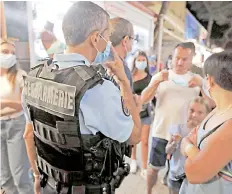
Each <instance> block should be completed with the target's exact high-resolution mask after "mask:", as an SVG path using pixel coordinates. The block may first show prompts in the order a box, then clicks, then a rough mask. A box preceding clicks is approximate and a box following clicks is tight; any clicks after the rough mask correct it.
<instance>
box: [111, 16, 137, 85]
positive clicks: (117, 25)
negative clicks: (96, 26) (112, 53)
mask: <svg viewBox="0 0 232 194" xmlns="http://www.w3.org/2000/svg"><path fill="white" fill-rule="evenodd" d="M110 23H111V27H112V34H111V36H110V41H111V42H112V45H113V46H114V48H115V50H116V52H117V53H118V55H119V57H120V59H121V60H122V61H123V63H124V69H125V72H126V75H127V77H128V79H129V81H130V84H131V87H132V86H133V80H132V75H131V72H130V69H129V68H128V65H127V63H126V61H125V59H126V57H127V55H128V54H129V53H130V52H131V51H132V46H133V41H135V38H134V29H133V25H132V23H131V22H129V21H128V20H126V19H124V18H120V17H117V18H113V19H111V20H110Z"/></svg>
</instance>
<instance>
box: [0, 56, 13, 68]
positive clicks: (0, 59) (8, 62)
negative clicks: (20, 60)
mask: <svg viewBox="0 0 232 194" xmlns="http://www.w3.org/2000/svg"><path fill="white" fill-rule="evenodd" d="M16 63H17V60H16V56H15V55H12V54H3V53H0V68H4V69H9V68H11V67H13V66H14V65H15V64H16Z"/></svg>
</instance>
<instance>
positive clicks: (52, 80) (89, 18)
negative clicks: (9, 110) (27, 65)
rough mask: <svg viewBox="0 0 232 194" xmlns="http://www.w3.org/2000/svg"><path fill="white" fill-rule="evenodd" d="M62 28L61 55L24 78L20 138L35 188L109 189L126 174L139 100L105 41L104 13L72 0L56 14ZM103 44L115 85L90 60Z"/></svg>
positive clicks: (101, 53)
mask: <svg viewBox="0 0 232 194" xmlns="http://www.w3.org/2000/svg"><path fill="white" fill-rule="evenodd" d="M63 33H64V37H65V41H66V44H67V50H66V54H60V55H55V56H54V60H53V63H52V64H51V65H48V64H47V62H44V63H43V64H40V65H38V66H36V67H34V68H33V69H32V70H31V71H30V72H29V74H28V76H27V77H25V86H24V91H23V98H22V100H23V105H24V109H25V111H26V113H27V114H26V116H27V120H28V123H27V125H26V131H25V134H24V138H25V142H26V146H27V151H28V157H29V159H30V162H31V166H32V168H33V171H34V177H35V183H34V185H35V186H34V188H35V193H36V194H39V193H40V190H41V188H42V190H43V193H46V194H51V193H65V194H66V193H68V194H69V193H70V194H71V193H72V194H90V193H91V194H92V193H94V194H98V193H99V194H100V193H114V191H115V189H116V188H118V187H119V185H120V184H121V182H122V180H123V178H124V177H125V176H126V175H127V174H128V173H129V166H128V165H127V164H125V163H124V160H123V157H124V155H125V154H126V152H127V149H126V148H127V147H126V145H127V142H129V143H130V144H137V143H138V142H139V139H140V133H141V131H140V129H141V128H140V127H141V123H140V119H139V112H140V110H139V109H140V108H139V107H140V106H139V104H138V103H137V102H136V101H135V100H134V98H133V94H132V91H131V89H130V83H129V81H128V79H127V76H126V74H125V71H124V67H123V64H122V62H121V60H120V59H119V57H118V56H117V54H116V52H115V50H114V49H113V47H111V43H110V42H109V33H110V32H109V15H108V14H107V12H105V11H104V10H103V9H102V8H101V7H99V6H97V5H96V4H94V3H92V2H77V3H75V4H73V5H72V6H71V8H70V9H69V10H68V12H67V13H66V15H65V16H64V19H63ZM110 50H111V51H112V52H113V54H114V61H112V62H108V63H105V64H104V67H105V68H107V70H108V73H109V75H111V76H112V77H113V78H114V80H116V82H115V83H116V84H115V83H113V82H112V81H110V80H108V79H104V76H102V74H101V73H99V71H98V68H96V66H95V65H94V64H95V63H94V62H95V61H96V60H97V61H99V58H100V59H101V60H102V61H104V59H105V57H108V54H109V52H110ZM53 64H55V65H56V67H59V69H58V70H57V69H56V68H53ZM115 85H117V87H116V86H115Z"/></svg>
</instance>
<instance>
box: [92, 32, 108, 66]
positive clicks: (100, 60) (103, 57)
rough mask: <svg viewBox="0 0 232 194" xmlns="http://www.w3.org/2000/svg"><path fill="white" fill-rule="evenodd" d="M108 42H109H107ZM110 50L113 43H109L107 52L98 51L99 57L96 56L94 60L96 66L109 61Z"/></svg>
mask: <svg viewBox="0 0 232 194" xmlns="http://www.w3.org/2000/svg"><path fill="white" fill-rule="evenodd" d="M101 38H102V39H103V40H104V41H106V40H105V39H104V38H103V37H102V36H101ZM106 42H107V41H106ZM110 48H111V42H110V41H108V42H107V45H106V48H105V50H104V51H103V52H99V51H98V50H97V56H96V58H95V60H94V63H95V64H98V63H103V62H105V61H106V60H107V59H108V57H109V55H110Z"/></svg>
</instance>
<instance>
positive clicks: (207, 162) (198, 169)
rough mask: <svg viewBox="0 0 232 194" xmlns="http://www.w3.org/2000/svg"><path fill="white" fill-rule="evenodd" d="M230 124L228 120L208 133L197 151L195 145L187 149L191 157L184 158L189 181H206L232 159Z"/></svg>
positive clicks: (231, 123) (231, 122)
mask: <svg viewBox="0 0 232 194" xmlns="http://www.w3.org/2000/svg"><path fill="white" fill-rule="evenodd" d="M231 125H232V121H229V122H227V123H226V124H224V125H223V126H221V127H220V128H219V129H218V130H217V131H216V132H214V133H213V134H212V135H210V136H209V137H208V138H207V139H206V145H205V147H204V148H203V149H202V150H198V151H197V150H196V149H197V148H196V147H192V148H190V149H189V153H190V155H191V157H190V158H188V159H187V160H186V163H185V172H186V175H187V178H188V180H189V182H190V183H193V184H200V183H204V182H207V181H208V180H210V179H211V178H213V177H214V176H216V175H217V174H218V173H219V172H220V170H221V169H222V168H223V167H224V166H225V165H227V164H228V163H229V162H230V161H231V160H232V149H230V148H231V147H232V131H231ZM193 153H194V154H193ZM187 155H189V154H188V153H187ZM212 161H217V162H212Z"/></svg>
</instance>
